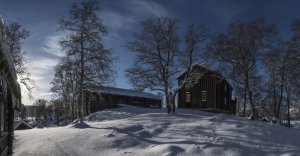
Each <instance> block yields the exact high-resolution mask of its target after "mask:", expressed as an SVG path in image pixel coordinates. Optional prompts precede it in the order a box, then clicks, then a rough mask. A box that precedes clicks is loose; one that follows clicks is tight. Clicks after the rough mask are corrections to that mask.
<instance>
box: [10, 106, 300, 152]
mask: <svg viewBox="0 0 300 156" xmlns="http://www.w3.org/2000/svg"><path fill="white" fill-rule="evenodd" d="M87 120H88V119H87ZM89 120H90V121H86V123H87V125H86V126H84V125H77V126H74V125H68V126H66V127H59V128H47V129H32V130H23V131H16V132H15V138H16V142H15V147H14V148H15V149H14V155H72V156H76V155H78V156H84V155H87V156H89V155H92V156H94V155H95V156H96V155H97V156H98V155H110V156H112V155H138V156H140V155H149V156H150V155H153V156H161V155H162V156H167V155H170V156H171V155H172V156H173V155H208V156H213V155H228V156H235V155H237V156H239V155H243V156H247V155H253V156H258V155H299V153H300V131H299V130H296V129H288V128H286V127H282V126H278V125H272V124H270V123H263V122H257V121H249V120H246V119H241V118H237V117H234V116H230V115H224V114H213V113H207V112H200V111H191V110H179V111H178V113H177V114H173V115H168V114H166V112H165V110H159V109H146V108H137V107H133V106H126V105H123V107H121V108H117V109H112V110H107V111H102V112H97V113H95V114H93V115H91V118H90V119H89ZM76 127H77V128H76Z"/></svg>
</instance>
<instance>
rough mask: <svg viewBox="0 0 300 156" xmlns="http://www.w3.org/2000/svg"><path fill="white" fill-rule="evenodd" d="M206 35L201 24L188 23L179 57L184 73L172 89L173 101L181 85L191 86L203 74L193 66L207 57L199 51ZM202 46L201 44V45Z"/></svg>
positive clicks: (206, 32) (206, 31) (205, 30)
mask: <svg viewBox="0 0 300 156" xmlns="http://www.w3.org/2000/svg"><path fill="white" fill-rule="evenodd" d="M207 37H208V30H207V29H205V28H204V27H203V26H198V27H195V26H194V25H190V26H189V27H188V29H187V31H186V33H185V36H184V47H185V48H184V49H183V50H181V51H180V55H179V59H180V62H181V65H182V67H183V69H184V70H185V75H184V77H183V79H181V80H180V83H179V85H178V87H177V88H175V89H173V91H174V94H173V101H175V98H176V95H177V93H178V92H179V90H180V89H181V88H183V87H186V88H191V87H193V86H194V85H195V84H196V83H198V81H199V79H200V78H201V77H202V76H203V75H204V73H203V71H197V68H194V65H193V64H194V63H203V62H205V61H206V60H207V59H208V56H207V55H206V54H205V53H203V51H201V47H200V46H201V45H202V44H203V43H204V41H205V40H206V39H207ZM202 46H203V45H202ZM172 108H173V112H175V102H173V107H172Z"/></svg>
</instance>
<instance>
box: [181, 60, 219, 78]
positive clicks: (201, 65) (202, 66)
mask: <svg viewBox="0 0 300 156" xmlns="http://www.w3.org/2000/svg"><path fill="white" fill-rule="evenodd" d="M195 67H201V68H203V69H206V70H208V71H211V72H215V73H218V74H219V72H218V71H217V70H215V69H212V68H210V67H208V66H206V65H204V64H199V63H196V64H193V65H192V69H194V68H195ZM186 72H187V69H186V70H184V71H183V72H181V73H180V74H179V75H178V76H177V77H176V79H178V78H180V77H181V76H183V75H184V74H185V73H186Z"/></svg>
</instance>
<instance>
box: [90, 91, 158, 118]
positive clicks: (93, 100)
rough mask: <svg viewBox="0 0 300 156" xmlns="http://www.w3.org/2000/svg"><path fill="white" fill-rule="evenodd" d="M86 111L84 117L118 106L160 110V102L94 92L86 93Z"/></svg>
mask: <svg viewBox="0 0 300 156" xmlns="http://www.w3.org/2000/svg"><path fill="white" fill-rule="evenodd" d="M85 103H86V110H85V115H89V114H90V113H94V112H97V111H100V110H103V109H107V108H115V107H117V106H118V104H129V105H133V106H138V107H151V108H161V100H157V99H151V98H144V97H131V96H123V95H114V94H98V93H95V92H87V93H86V101H85Z"/></svg>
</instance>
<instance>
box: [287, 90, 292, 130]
mask: <svg viewBox="0 0 300 156" xmlns="http://www.w3.org/2000/svg"><path fill="white" fill-rule="evenodd" d="M287 106H288V116H287V118H288V127H289V128H290V127H291V120H290V93H288V95H287Z"/></svg>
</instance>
